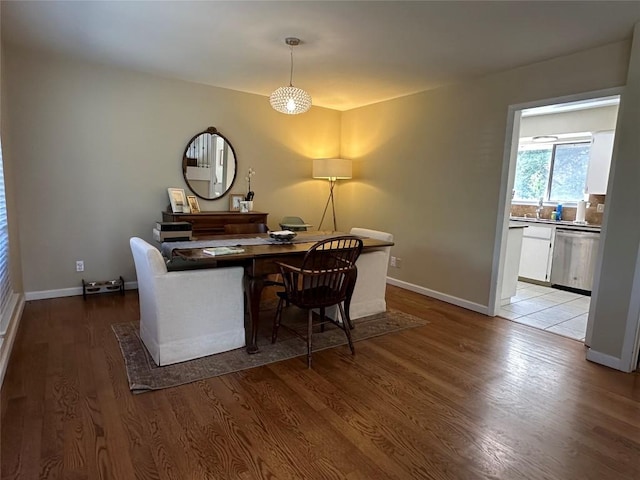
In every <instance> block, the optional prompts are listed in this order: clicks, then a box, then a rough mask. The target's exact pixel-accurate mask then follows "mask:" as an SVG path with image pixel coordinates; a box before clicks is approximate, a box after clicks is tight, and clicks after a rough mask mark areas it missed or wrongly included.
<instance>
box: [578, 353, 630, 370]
mask: <svg viewBox="0 0 640 480" xmlns="http://www.w3.org/2000/svg"><path fill="white" fill-rule="evenodd" d="M587 360H589V361H590V362H593V363H599V364H600V365H604V366H605V367H609V368H614V369H616V370H620V371H621V372H627V373H629V372H632V371H633V370H627V368H626V366H623V365H622V359H620V358H617V357H613V356H611V355H607V354H606V353H602V352H598V351H596V350H594V349H593V348H590V349H589V350H587Z"/></svg>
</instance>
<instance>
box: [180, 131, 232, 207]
mask: <svg viewBox="0 0 640 480" xmlns="http://www.w3.org/2000/svg"><path fill="white" fill-rule="evenodd" d="M205 133H208V134H210V135H218V136H219V137H220V138H222V139H223V140H224V141H225V142H226V144H227V145H228V146H229V148H230V149H231V153H232V154H233V161H234V167H235V168H234V171H233V179H232V180H231V183H230V184H229V186H228V187H227V188H226V189H225V191H224V192H222V193H221V194H220V196H218V197H214V198H209V197H204V196H202V195H201V194H200V193H198V192H196V191H195V190H194V189H193V187H192V186H191V184H190V183H189V180H188V179H187V152H188V151H189V147H190V146H191V144H192V143H193V141H194V140H195V139H196V138H198V137H199V136H200V135H204V134H205ZM182 176H183V177H184V182H185V183H186V184H187V188H188V189H189V190H190V191H192V192H193V194H194V195H196V196H197V197H199V198H202V199H203V200H219V199H221V198H223V197H224V196H225V195H227V194H228V193H229V192H230V191H231V188H232V187H233V184H234V183H235V182H236V178H237V176H238V155H237V154H236V151H235V149H234V148H233V145H231V142H230V141H229V139H228V138H227V137H225V136H224V135H222V134H221V133H220V132H219V131H218V129H217V128H216V127H209V128H207V129H206V130H204V131H202V132H198V133H196V134H195V135H194V136H193V137H191V140H189V142H187V146H186V147H185V149H184V153H183V154H182Z"/></svg>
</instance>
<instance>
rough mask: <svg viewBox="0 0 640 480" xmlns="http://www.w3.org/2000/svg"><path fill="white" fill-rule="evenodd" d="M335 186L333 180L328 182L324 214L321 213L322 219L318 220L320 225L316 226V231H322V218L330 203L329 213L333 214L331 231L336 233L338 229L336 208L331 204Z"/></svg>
mask: <svg viewBox="0 0 640 480" xmlns="http://www.w3.org/2000/svg"><path fill="white" fill-rule="evenodd" d="M335 185H336V181H335V180H331V179H330V180H329V198H327V204H326V205H325V206H324V212H322V218H321V219H320V223H319V224H318V230H322V222H324V217H325V216H326V214H327V209H328V208H329V203H331V211H332V213H333V231H334V232H337V231H338V227H337V223H336V207H335V204H334V202H333V187H334V186H335Z"/></svg>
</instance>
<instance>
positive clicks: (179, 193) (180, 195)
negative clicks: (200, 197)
mask: <svg viewBox="0 0 640 480" xmlns="http://www.w3.org/2000/svg"><path fill="white" fill-rule="evenodd" d="M167 190H168V191H169V200H170V201H171V210H172V211H173V213H185V211H184V210H185V208H184V207H185V206H186V207H187V208H189V206H188V205H187V199H186V197H185V196H184V189H182V188H168V189H167Z"/></svg>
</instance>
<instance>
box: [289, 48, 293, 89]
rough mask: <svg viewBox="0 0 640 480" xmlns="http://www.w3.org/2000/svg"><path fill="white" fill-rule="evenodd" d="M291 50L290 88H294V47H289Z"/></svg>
mask: <svg viewBox="0 0 640 480" xmlns="http://www.w3.org/2000/svg"><path fill="white" fill-rule="evenodd" d="M289 49H290V50H291V73H289V86H290V87H293V45H289Z"/></svg>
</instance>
